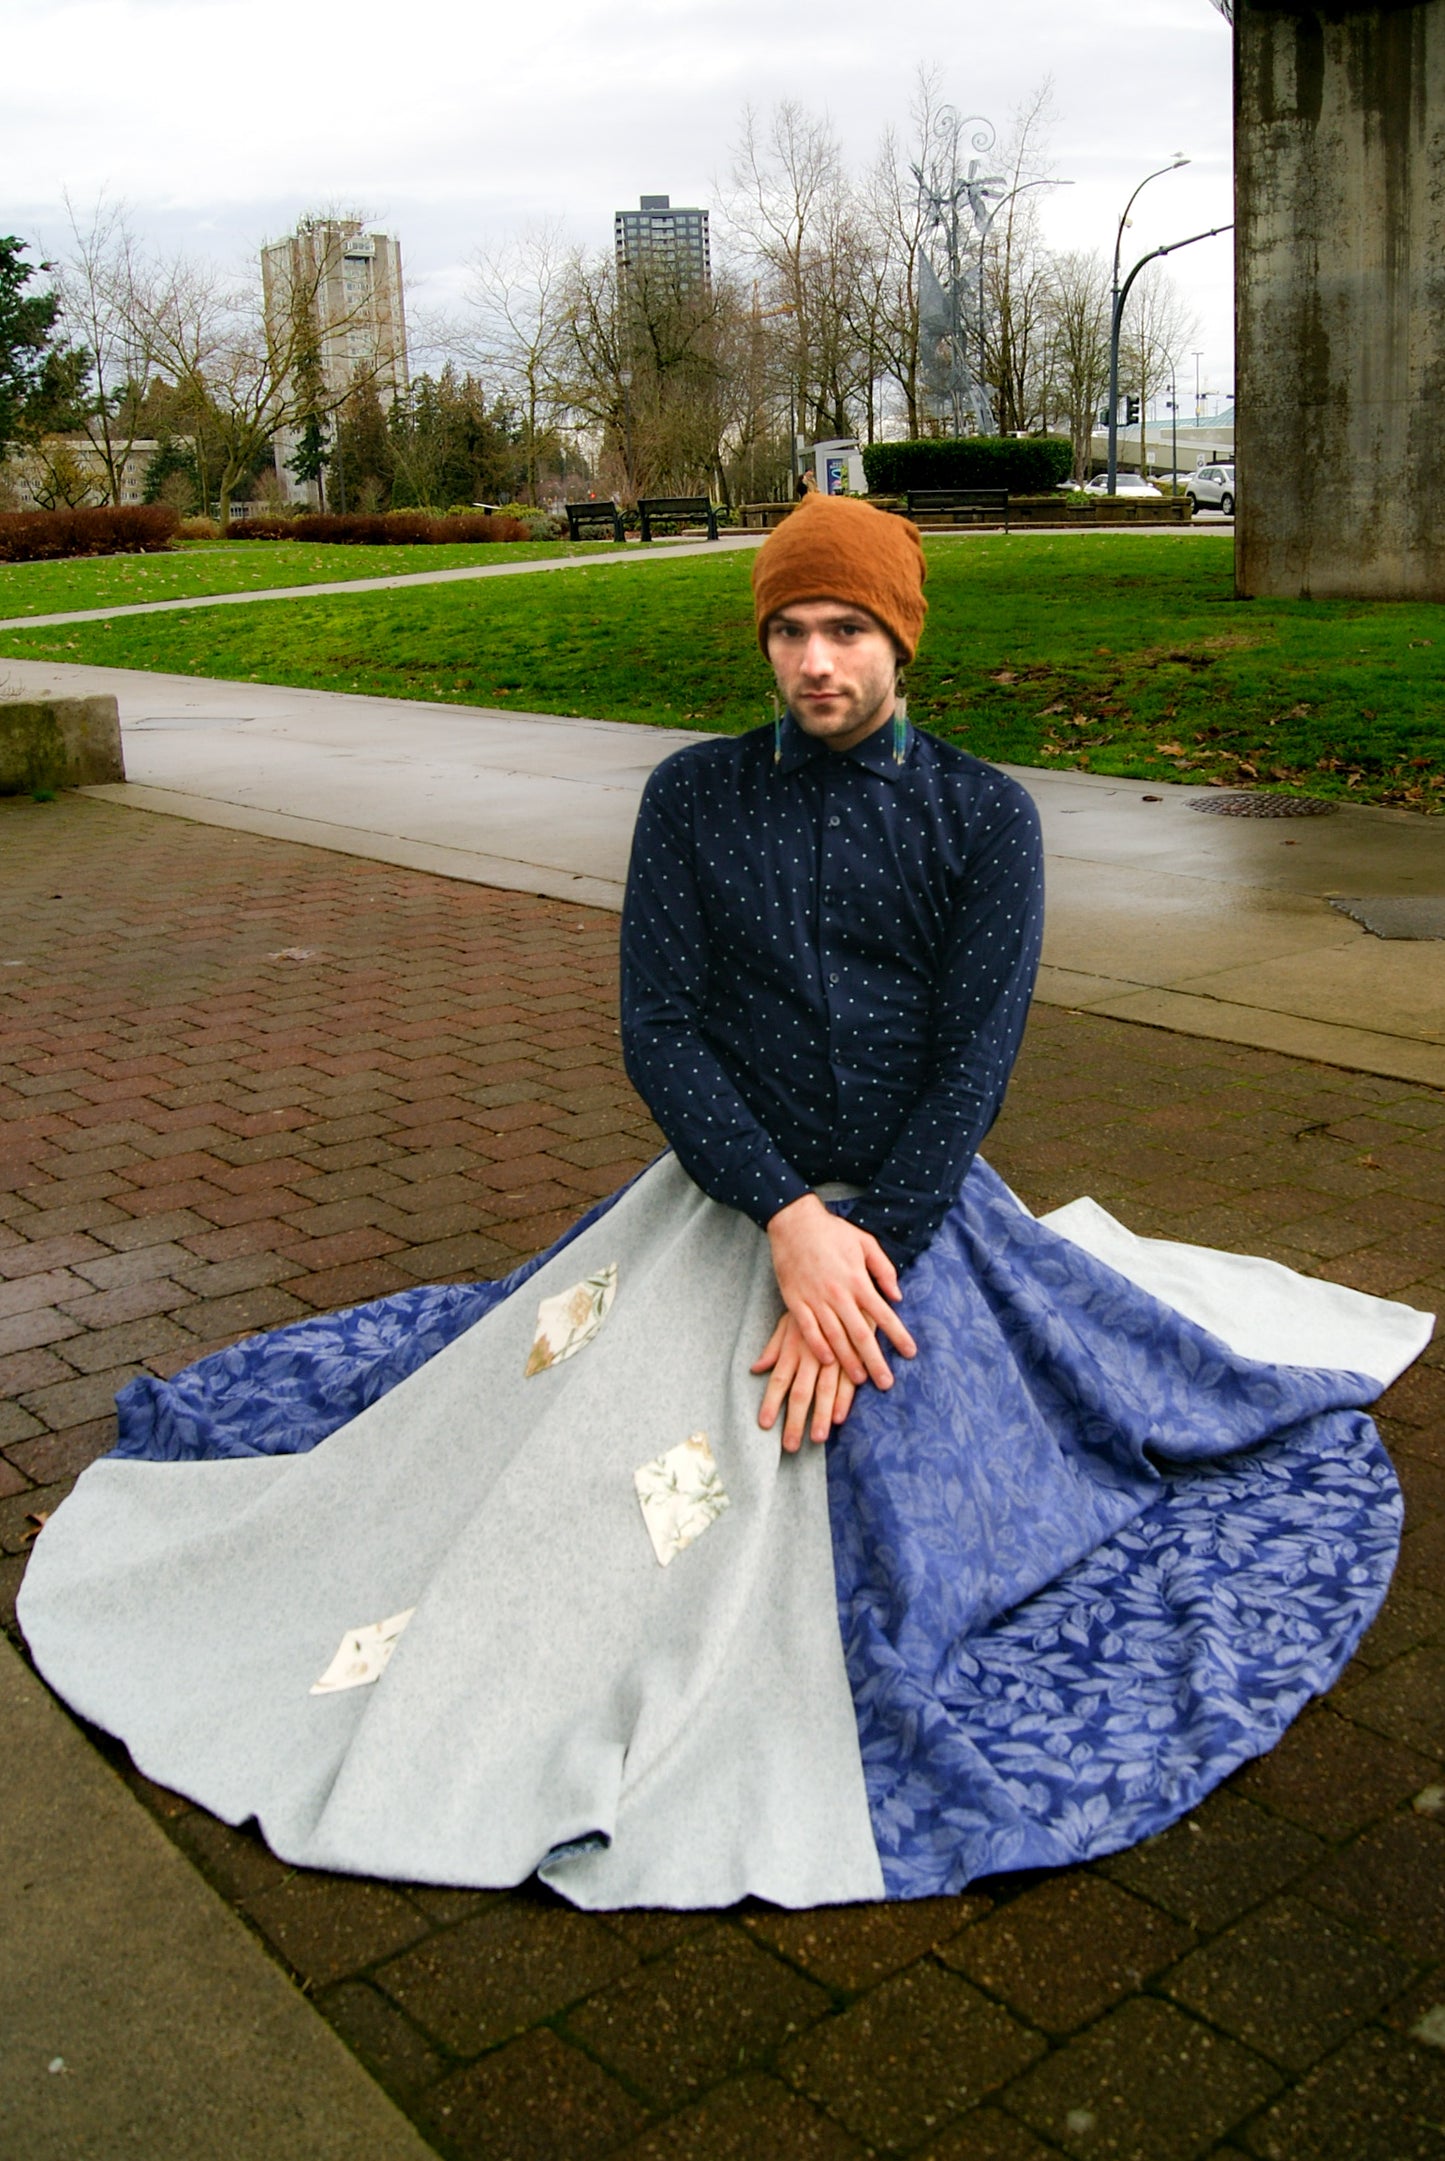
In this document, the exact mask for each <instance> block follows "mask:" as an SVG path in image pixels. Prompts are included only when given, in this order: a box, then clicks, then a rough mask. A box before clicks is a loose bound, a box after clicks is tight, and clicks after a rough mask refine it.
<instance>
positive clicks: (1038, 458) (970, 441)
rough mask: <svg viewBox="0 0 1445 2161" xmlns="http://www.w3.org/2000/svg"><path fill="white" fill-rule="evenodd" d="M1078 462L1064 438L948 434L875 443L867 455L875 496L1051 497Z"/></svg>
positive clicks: (866, 471)
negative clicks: (988, 491) (936, 492)
mask: <svg viewBox="0 0 1445 2161" xmlns="http://www.w3.org/2000/svg"><path fill="white" fill-rule="evenodd" d="M1073 463H1074V454H1073V450H1072V448H1071V447H1070V445H1069V443H1068V442H1067V441H1066V440H1065V439H1064V437H1062V436H1059V435H1028V436H1016V435H943V436H939V437H938V438H937V439H936V440H934V441H931V442H919V443H870V444H869V445H868V447H867V449H866V450H865V451H864V453H863V470H864V472H865V473H866V474H867V475H868V486H869V487H870V489H871V490H872V491H873V493H874V494H875V495H904V494H906V493H907V491H908V490H909V489H910V488H1007V489H1008V491H1009V494H1010V495H1047V494H1048V493H1049V492H1050V490H1051V489H1053V488H1056V487H1057V486H1058V484H1059V482H1060V481H1061V480H1067V479H1068V477H1069V474H1070V472H1071V471H1072V470H1073Z"/></svg>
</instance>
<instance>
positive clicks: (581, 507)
mask: <svg viewBox="0 0 1445 2161" xmlns="http://www.w3.org/2000/svg"><path fill="white" fill-rule="evenodd" d="M563 508H564V509H565V511H566V513H567V538H568V539H569V540H580V539H581V538H582V528H583V526H584V525H605V526H608V527H609V528H610V530H611V534H612V538H613V539H614V540H625V539H626V538H627V535H626V534H625V533H624V532H623V530H622V512H621V511H620V510H619V509H618V507H617V505H616V504H615V503H565V504H564V505H563Z"/></svg>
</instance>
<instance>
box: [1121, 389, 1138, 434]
mask: <svg viewBox="0 0 1445 2161" xmlns="http://www.w3.org/2000/svg"><path fill="white" fill-rule="evenodd" d="M1124 425H1125V427H1126V428H1137V427H1138V425H1139V400H1138V399H1137V398H1132V397H1126V398H1125V400H1124Z"/></svg>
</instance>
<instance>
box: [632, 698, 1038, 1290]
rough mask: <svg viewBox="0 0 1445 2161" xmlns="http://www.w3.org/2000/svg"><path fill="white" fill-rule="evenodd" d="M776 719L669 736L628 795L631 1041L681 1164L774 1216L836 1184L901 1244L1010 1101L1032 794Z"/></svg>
mask: <svg viewBox="0 0 1445 2161" xmlns="http://www.w3.org/2000/svg"><path fill="white" fill-rule="evenodd" d="M893 735H894V731H893V728H892V727H891V726H884V727H883V728H880V729H879V730H877V731H876V733H874V734H873V735H871V736H869V737H868V738H867V739H866V740H865V741H864V742H862V743H859V744H857V745H856V746H855V747H854V748H853V749H852V750H850V751H846V752H842V753H840V752H836V751H830V750H828V749H827V748H826V747H825V746H824V745H823V744H821V743H819V742H817V741H816V740H815V739H814V738H812V737H811V736H809V735H807V734H805V733H804V731H803V730H802V729H801V728H799V726H798V725H797V723H796V721H794V719H793V718H792V715H791V714H789V715H787V716H786V717H785V718H784V720H783V723H782V726H781V728H780V729H779V730H778V731H777V734H776V750H777V752H780V755H777V754H776V752H775V731H774V730H773V728H771V727H765V728H760V729H757V730H755V731H754V732H752V733H751V734H748V735H744V736H733V737H722V738H719V739H718V740H717V741H715V742H709V743H698V744H694V745H692V746H690V747H689V748H688V749H686V750H681V751H678V752H677V753H676V754H675V755H674V756H673V757H671V758H668V759H666V760H665V761H664V763H663V764H662V765H660V766H659V767H658V768H657V769H656V771H655V772H654V773H653V775H652V777H651V779H650V780H649V781H648V783H647V787H646V789H645V791H644V793H643V798H642V807H641V809H640V811H639V813H638V819H637V829H636V833H635V835H634V839H633V846H632V864H631V869H630V871H629V874H628V881H627V900H626V905H625V908H624V911H623V918H622V1047H623V1054H624V1056H625V1058H626V1062H627V1071H628V1073H629V1075H630V1077H631V1079H632V1082H633V1085H634V1086H635V1087H636V1088H637V1090H638V1092H639V1094H640V1095H641V1096H642V1097H643V1099H644V1101H645V1102H646V1103H647V1105H648V1107H649V1108H650V1110H651V1111H652V1113H653V1116H654V1117H655V1118H656V1120H657V1122H658V1124H659V1125H660V1126H661V1128H662V1130H663V1132H664V1133H665V1134H666V1136H667V1138H668V1140H669V1141H670V1142H671V1144H672V1146H673V1148H674V1149H675V1150H676V1151H677V1154H678V1157H679V1158H680V1160H681V1162H682V1165H683V1167H684V1169H685V1170H686V1171H687V1172H688V1174H689V1175H690V1176H691V1177H692V1178H693V1179H694V1180H695V1181H696V1183H697V1184H698V1185H700V1186H701V1187H702V1188H703V1190H704V1191H705V1192H707V1193H709V1194H711V1195H712V1197H713V1198H714V1199H715V1200H718V1201H722V1202H724V1203H725V1204H726V1205H727V1206H728V1207H731V1208H741V1209H743V1210H745V1211H746V1213H747V1214H748V1215H750V1216H751V1217H752V1218H753V1220H754V1221H755V1222H757V1223H759V1224H766V1223H767V1222H768V1220H769V1218H770V1217H772V1216H774V1215H775V1214H776V1213H777V1211H778V1210H779V1209H780V1208H784V1207H786V1206H787V1205H788V1203H789V1202H790V1201H795V1200H797V1199H799V1198H800V1197H801V1196H802V1195H803V1194H804V1193H807V1192H809V1191H810V1190H811V1189H812V1188H813V1187H815V1186H818V1185H821V1184H823V1183H825V1182H827V1181H829V1180H833V1179H837V1180H843V1181H846V1182H847V1183H848V1184H850V1185H855V1186H859V1187H861V1188H862V1189H863V1190H862V1193H861V1195H860V1197H859V1198H857V1199H855V1200H852V1201H849V1202H847V1203H846V1204H845V1205H844V1207H843V1209H842V1210H841V1212H842V1213H844V1214H846V1215H848V1216H849V1217H851V1219H852V1220H853V1221H854V1222H855V1223H857V1224H858V1225H860V1227H861V1228H863V1229H865V1230H868V1231H871V1232H872V1233H873V1235H874V1237H875V1238H877V1239H878V1241H879V1243H880V1244H881V1245H882V1246H883V1247H884V1248H885V1250H886V1251H887V1252H888V1254H889V1256H890V1258H891V1259H892V1260H893V1261H894V1263H895V1264H896V1265H899V1266H902V1265H903V1264H904V1263H906V1262H908V1261H910V1260H912V1259H913V1258H914V1257H915V1256H916V1255H917V1254H918V1253H920V1252H922V1250H923V1248H924V1247H925V1246H926V1245H927V1244H928V1242H929V1240H930V1239H931V1238H932V1237H933V1235H934V1233H935V1231H936V1230H937V1229H938V1227H939V1225H940V1224H941V1223H942V1221H943V1218H944V1216H945V1214H946V1213H947V1211H948V1209H949V1207H950V1206H951V1205H952V1203H953V1201H954V1199H955V1198H956V1196H957V1193H958V1189H959V1187H960V1186H961V1184H962V1183H963V1179H964V1176H965V1174H966V1172H967V1170H968V1167H969V1164H970V1162H971V1161H972V1158H973V1154H974V1151H975V1150H976V1149H977V1147H978V1146H979V1143H980V1142H981V1141H982V1139H983V1136H984V1135H985V1133H986V1132H987V1131H988V1129H989V1127H990V1126H991V1125H992V1123H993V1121H994V1118H995V1117H996V1116H997V1114H998V1110H999V1107H1000V1105H1001V1104H1002V1102H1003V1097H1004V1089H1005V1087H1006V1085H1007V1083H1008V1077H1009V1072H1010V1070H1011V1068H1012V1066H1013V1062H1014V1058H1015V1057H1016V1055H1017V1052H1018V1047H1019V1042H1020V1039H1021V1037H1022V1035H1023V1028H1024V1022H1025V1019H1026V1017H1027V1013H1028V1002H1029V994H1030V991H1031V990H1032V987H1033V980H1034V973H1035V970H1036V968H1037V966H1038V956H1039V943H1040V938H1041V935H1042V929H1043V862H1042V849H1041V845H1040V839H1039V825H1038V813H1037V811H1036V810H1035V808H1034V804H1033V801H1032V799H1031V797H1030V796H1029V795H1027V794H1026V793H1025V791H1024V790H1023V789H1022V788H1021V787H1019V785H1018V783H1017V782H1016V781H1012V780H1010V779H1009V778H1008V777H1007V776H1006V775H1005V774H1003V773H1000V772H998V771H997V770H996V768H994V767H993V766H988V765H983V764H981V763H980V762H979V760H978V759H977V758H971V757H969V756H968V754H967V753H966V752H965V751H960V750H955V749H953V748H952V747H951V746H950V745H948V744H946V743H941V742H939V741H937V740H936V739H935V738H934V737H932V736H927V735H921V734H919V733H918V732H917V730H915V729H913V728H909V729H908V730H907V731H906V748H905V754H904V759H903V762H902V764H899V763H898V762H897V760H896V759H895V757H894V748H893Z"/></svg>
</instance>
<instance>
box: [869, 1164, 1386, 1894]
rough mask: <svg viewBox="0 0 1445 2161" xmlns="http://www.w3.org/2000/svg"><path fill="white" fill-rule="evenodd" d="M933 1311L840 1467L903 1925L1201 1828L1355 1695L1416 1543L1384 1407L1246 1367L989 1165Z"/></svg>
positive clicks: (1333, 1380) (924, 1294) (1358, 1385)
mask: <svg viewBox="0 0 1445 2161" xmlns="http://www.w3.org/2000/svg"><path fill="white" fill-rule="evenodd" d="M904 1311H905V1313H906V1315H907V1318H908V1321H909V1325H910V1327H911V1328H912V1329H913V1332H914V1335H915V1336H916V1337H917V1338H918V1343H919V1356H918V1358H917V1360H916V1361H913V1362H911V1363H906V1362H903V1361H898V1362H896V1363H895V1367H894V1370H895V1374H896V1381H895V1385H894V1387H893V1388H892V1390H891V1391H890V1392H889V1393H888V1394H887V1395H879V1394H877V1393H875V1392H873V1391H865V1392H864V1393H863V1394H861V1395H860V1396H859V1398H858V1402H857V1404H856V1406H855V1408H854V1411H853V1413H852V1415H851V1416H850V1418H849V1420H848V1422H847V1424H846V1425H845V1426H844V1427H843V1429H842V1431H841V1433H840V1434H839V1435H837V1436H836V1437H835V1438H834V1440H833V1441H832V1442H831V1443H830V1445H829V1451H828V1485H829V1504H830V1509H831V1515H832V1525H833V1551H834V1564H835V1568H836V1572H837V1580H838V1602H839V1618H840V1623H841V1626H842V1631H843V1641H844V1650H845V1655H846V1658H847V1662H848V1672H849V1679H850V1683H851V1686H852V1690H853V1697H854V1704H855V1708H856V1712H857V1717H858V1730H859V1742H860V1746H861V1749H862V1753H863V1763H864V1773H865V1777H866V1780H867V1784H868V1795H869V1806H870V1810H871V1812H872V1818H873V1830H874V1837H875V1839H876V1840H877V1843H878V1849H879V1856H880V1859H881V1861H882V1865H883V1873H884V1880H885V1883H886V1884H887V1887H888V1891H889V1894H890V1896H892V1897H895V1898H910V1897H926V1896H930V1895H933V1894H935V1893H943V1892H951V1891H957V1890H959V1889H960V1888H961V1887H962V1886H963V1885H964V1884H966V1883H968V1882H970V1881H971V1880H972V1879H973V1878H974V1877H976V1876H979V1875H984V1874H988V1873H991V1872H993V1871H996V1870H1000V1869H1019V1868H1038V1867H1044V1866H1052V1865H1057V1864H1061V1863H1064V1862H1070V1861H1078V1860H1083V1859H1087V1858H1088V1857H1090V1856H1091V1855H1096V1854H1102V1853H1109V1852H1112V1851H1115V1850H1116V1849H1117V1848H1119V1847H1121V1846H1126V1845H1129V1844H1132V1843H1133V1842H1134V1841H1135V1840H1136V1839H1139V1838H1143V1837H1145V1836H1147V1835H1148V1834H1150V1833H1151V1832H1154V1831H1158V1830H1161V1829H1163V1827H1164V1826H1165V1825H1166V1824H1168V1823H1171V1822H1173V1821H1174V1819H1175V1818H1176V1817H1177V1816H1179V1815H1181V1814H1182V1813H1183V1812H1184V1810H1185V1809H1187V1808H1189V1807H1191V1806H1192V1805H1193V1804H1194V1802H1196V1801H1197V1800H1199V1799H1200V1798H1201V1796H1202V1795H1203V1794H1205V1793H1207V1792H1208V1791H1209V1789H1210V1787H1211V1786H1213V1785H1214V1784H1216V1783H1217V1782H1218V1780H1219V1779H1220V1778H1222V1777H1224V1776H1225V1774H1226V1773H1227V1772H1228V1771H1230V1770H1232V1769H1233V1768H1234V1767H1235V1765H1236V1764H1238V1763H1241V1762H1242V1761H1244V1760H1245V1758H1247V1757H1249V1756H1252V1755H1257V1754H1259V1753H1260V1752H1261V1751H1262V1750H1264V1749H1266V1748H1268V1747H1270V1746H1271V1745H1272V1744H1273V1742H1274V1741H1275V1740H1277V1739H1278V1737H1279V1735H1280V1734H1281V1733H1282V1732H1283V1730H1284V1728H1285V1727H1286V1726H1287V1725H1288V1723H1289V1722H1290V1720H1291V1719H1292V1718H1293V1717H1294V1716H1295V1714H1296V1712H1297V1711H1298V1710H1299V1709H1300V1707H1301V1705H1302V1704H1303V1703H1304V1702H1305V1700H1306V1699H1307V1698H1308V1697H1309V1696H1310V1695H1312V1694H1314V1693H1316V1692H1317V1691H1318V1690H1320V1689H1322V1688H1324V1687H1327V1686H1328V1685H1329V1683H1330V1681H1331V1680H1332V1679H1333V1678H1334V1676H1335V1674H1336V1673H1337V1672H1338V1671H1339V1669H1340V1667H1341V1666H1342V1665H1343V1664H1344V1662H1345V1660H1346V1658H1347V1657H1348V1656H1349V1654H1350V1652H1351V1651H1352V1650H1353V1648H1354V1646H1355V1644H1356V1642H1357V1641H1358V1639H1359V1637H1360V1635H1361V1634H1362V1632H1363V1630H1364V1629H1365V1627H1366V1626H1367V1625H1368V1623H1369V1621H1370V1619H1371V1618H1372V1616H1373V1614H1374V1613H1375V1611H1376V1609H1377V1607H1378V1606H1379V1603H1380V1601H1381V1599H1382V1598H1383V1596H1384V1593H1385V1588H1386V1585H1387V1584H1388V1581H1389V1577H1390V1571H1391V1568H1392V1566H1393V1562H1394V1556H1395V1551H1396V1547H1397V1544H1398V1540H1399V1523H1400V1503H1399V1494H1398V1489H1397V1487H1396V1484H1395V1479H1394V1474H1393V1472H1392V1471H1391V1469H1390V1466H1389V1463H1388V1461H1387V1459H1386V1458H1385V1455H1384V1451H1383V1449H1382V1448H1381V1447H1380V1444H1379V1441H1378V1439H1377V1438H1376V1436H1375V1433H1374V1428H1373V1427H1372V1426H1371V1424H1370V1421H1369V1420H1368V1419H1367V1418H1364V1417H1361V1416H1359V1415H1358V1413H1357V1412H1355V1411H1352V1409H1351V1408H1350V1407H1351V1406H1356V1405H1359V1404H1362V1403H1366V1402H1368V1401H1370V1400H1371V1398H1372V1397H1373V1396H1374V1395H1376V1394H1377V1393H1378V1383H1377V1382H1375V1381H1372V1380H1369V1379H1367V1378H1364V1377H1362V1376H1359V1375H1351V1374H1346V1373H1325V1372H1311V1371H1307V1370H1305V1369H1301V1368H1291V1367H1278V1366H1265V1365H1258V1364H1254V1363H1252V1362H1251V1361H1249V1360H1247V1359H1242V1358H1236V1357H1235V1356H1234V1355H1233V1354H1232V1353H1231V1352H1229V1351H1228V1350H1227V1349H1226V1348H1225V1346H1224V1345H1223V1344H1222V1343H1220V1342H1219V1340H1218V1339H1217V1338H1216V1337H1213V1336H1211V1335H1208V1334H1206V1332H1205V1331H1204V1330H1203V1329H1201V1328H1198V1327H1196V1326H1195V1324H1194V1323H1193V1322H1191V1321H1187V1320H1185V1319H1184V1318H1183V1316H1182V1315H1181V1314H1179V1313H1176V1312H1175V1311H1174V1309H1173V1308H1172V1307H1169V1306H1164V1305H1161V1304H1159V1303H1158V1301H1157V1300H1155V1299H1153V1298H1151V1297H1149V1295H1148V1294H1147V1293H1146V1292H1143V1291H1141V1290H1139V1289H1138V1288H1137V1287H1136V1286H1135V1285H1133V1284H1131V1283H1129V1282H1127V1281H1126V1280H1125V1279H1124V1278H1123V1277H1121V1276H1119V1275H1117V1274H1115V1272H1114V1271H1113V1270H1112V1269H1110V1268H1108V1267H1106V1266H1105V1265H1104V1264H1103V1263H1102V1262H1100V1261H1097V1260H1095V1259H1093V1258H1092V1257H1091V1256H1090V1255H1088V1254H1086V1253H1084V1252H1083V1251H1082V1250H1081V1249H1080V1248H1078V1247H1077V1246H1073V1245H1071V1244H1070V1243H1069V1241H1068V1240H1067V1239H1065V1238H1061V1237H1059V1236H1058V1235H1057V1234H1056V1233H1054V1232H1052V1231H1050V1230H1048V1229H1047V1228H1046V1227H1045V1226H1044V1225H1042V1224H1040V1223H1037V1222H1035V1221H1034V1219H1033V1218H1032V1217H1031V1216H1029V1215H1027V1214H1026V1213H1024V1211H1023V1210H1021V1209H1020V1208H1019V1206H1018V1204H1017V1202H1016V1201H1014V1199H1013V1198H1012V1196H1011V1195H1010V1194H1009V1193H1008V1191H1007V1189H1006V1188H1005V1187H1004V1186H1003V1185H1002V1184H1001V1182H1000V1181H999V1180H998V1179H997V1178H996V1177H995V1176H994V1174H993V1173H992V1172H991V1171H990V1170H989V1169H988V1168H987V1166H986V1165H984V1164H982V1163H978V1164H976V1165H975V1167H974V1169H973V1171H972V1172H971V1173H970V1175H969V1177H968V1179H967V1181H966V1183H965V1185H964V1188H963V1191H962V1193H961V1195H960V1197H959V1200H958V1203H957V1204H956V1206H955V1207H954V1209H953V1211H952V1213H951V1214H950V1216H949V1218H948V1221H947V1222H946V1224H945V1226H944V1228H943V1230H942V1232H941V1233H940V1234H939V1236H938V1238H937V1239H935V1241H934V1243H933V1245H932V1246H931V1247H930V1248H929V1251H928V1252H927V1253H926V1254H925V1255H924V1256H923V1258H922V1260H921V1261H920V1262H919V1263H918V1264H917V1266H916V1267H915V1269H914V1270H913V1271H912V1272H911V1273H910V1275H909V1277H908V1281H907V1299H906V1303H905V1306H904Z"/></svg>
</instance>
